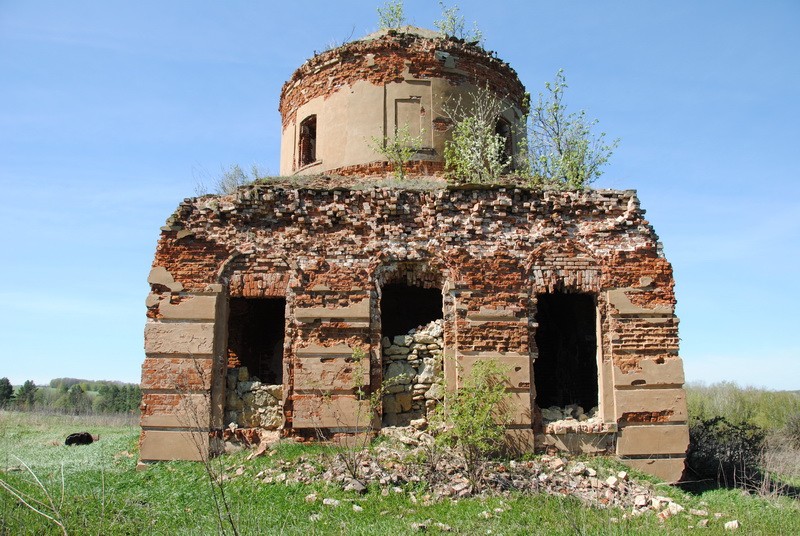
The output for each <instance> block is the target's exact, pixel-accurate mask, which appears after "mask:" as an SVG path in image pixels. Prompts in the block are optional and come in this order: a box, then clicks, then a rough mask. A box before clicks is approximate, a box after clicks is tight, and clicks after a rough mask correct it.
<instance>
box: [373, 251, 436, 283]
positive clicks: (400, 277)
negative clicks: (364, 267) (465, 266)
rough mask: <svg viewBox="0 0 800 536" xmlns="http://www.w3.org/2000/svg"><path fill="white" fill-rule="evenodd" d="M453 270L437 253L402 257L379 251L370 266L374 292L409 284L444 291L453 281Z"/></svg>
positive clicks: (402, 254) (417, 252)
mask: <svg viewBox="0 0 800 536" xmlns="http://www.w3.org/2000/svg"><path fill="white" fill-rule="evenodd" d="M450 275H451V270H450V267H449V266H448V265H447V264H446V263H445V262H444V261H443V260H442V259H441V258H440V257H439V256H438V255H436V254H435V253H434V252H432V251H428V250H414V251H411V252H409V251H404V252H402V253H399V254H390V253H386V252H385V251H382V252H380V253H379V254H378V255H377V256H376V258H375V259H374V261H373V262H372V263H371V264H370V267H369V277H370V281H371V282H373V283H374V285H375V287H374V288H375V289H376V290H378V289H380V287H382V286H383V285H385V284H387V283H406V284H408V285H410V286H419V287H422V288H441V289H444V288H445V285H446V284H447V282H448V281H451V277H450Z"/></svg>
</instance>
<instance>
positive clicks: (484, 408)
mask: <svg viewBox="0 0 800 536" xmlns="http://www.w3.org/2000/svg"><path fill="white" fill-rule="evenodd" d="M507 384H508V376H507V374H506V372H505V370H504V369H503V368H502V367H501V366H500V365H499V364H497V363H496V362H494V361H478V362H476V363H475V365H473V367H472V372H471V374H469V375H468V376H466V377H465V378H464V382H463V384H462V385H461V386H459V388H458V390H456V391H453V392H450V393H447V396H446V397H445V403H444V406H443V413H441V414H440V418H442V419H443V420H444V431H443V432H442V433H441V434H439V435H438V436H437V441H439V442H441V443H444V444H445V445H448V446H451V447H455V448H456V449H457V450H458V451H459V452H460V454H461V455H462V456H463V457H464V465H465V469H466V472H467V477H468V478H469V479H470V481H471V484H472V485H473V486H474V487H476V488H480V484H481V477H482V474H483V465H484V462H485V461H486V459H487V458H488V457H489V455H491V454H492V453H496V452H499V451H500V450H501V449H502V447H503V443H504V440H505V425H506V422H507V421H508V411H507V409H506V408H505V407H504V404H503V402H504V400H505V398H506V396H507V393H506V385H507Z"/></svg>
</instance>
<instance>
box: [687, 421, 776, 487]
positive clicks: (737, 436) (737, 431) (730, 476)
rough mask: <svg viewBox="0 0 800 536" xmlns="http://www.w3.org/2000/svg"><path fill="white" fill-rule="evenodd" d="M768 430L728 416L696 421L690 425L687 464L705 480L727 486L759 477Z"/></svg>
mask: <svg viewBox="0 0 800 536" xmlns="http://www.w3.org/2000/svg"><path fill="white" fill-rule="evenodd" d="M766 435H767V434H766V432H765V431H764V430H763V429H762V428H760V427H758V426H755V425H753V424H748V423H731V422H730V421H728V420H727V419H726V418H725V417H720V416H717V417H713V418H711V419H707V420H697V421H693V422H692V423H691V424H690V426H689V451H688V453H687V460H686V462H687V465H688V467H689V469H690V470H691V471H692V472H693V473H694V474H695V476H696V477H697V478H699V479H701V480H714V481H716V482H717V483H718V484H719V485H722V486H726V487H737V486H739V487H741V486H744V487H746V486H748V485H750V484H752V483H754V482H756V481H757V479H758V475H759V464H760V462H761V453H762V449H763V447H764V440H765V438H766Z"/></svg>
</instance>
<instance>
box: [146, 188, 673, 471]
mask: <svg viewBox="0 0 800 536" xmlns="http://www.w3.org/2000/svg"><path fill="white" fill-rule="evenodd" d="M643 214H644V211H642V210H641V209H640V208H639V202H638V200H637V198H636V196H635V193H634V192H633V191H609V190H599V191H583V192H540V191H531V190H527V189H522V188H510V187H508V188H504V187H491V188H490V187H486V188H474V189H441V190H433V191H408V190H390V189H366V190H347V189H337V190H333V189H331V190H326V189H322V190H315V189H290V188H280V187H267V186H250V187H247V188H243V189H240V190H239V192H238V193H237V194H235V195H234V196H227V197H206V198H200V199H189V200H186V201H184V202H183V203H181V205H180V206H179V208H178V210H177V211H176V213H175V214H174V215H173V216H172V217H171V218H170V220H169V221H168V222H167V225H166V226H165V227H164V228H163V229H162V235H161V239H160V241H159V246H158V250H157V252H156V258H155V261H154V269H153V273H152V274H151V280H150V282H151V286H152V289H153V291H152V294H151V295H150V297H149V298H148V324H147V328H146V351H147V359H146V361H145V365H144V366H143V385H142V387H143V389H144V393H145V394H144V402H143V407H144V417H143V429H144V432H143V449H142V457H143V458H144V459H162V458H164V457H165V455H164V453H163V450H164V449H160V450H159V449H158V448H157V447H155V446H153V445H156V443H155V440H154V439H151V438H155V437H156V436H155V435H154V434H156V433H160V434H162V435H163V434H164V433H168V432H170V431H172V432H174V433H176V434H177V433H181V431H185V429H186V428H185V427H183V428H182V425H181V424H180V422H179V419H178V417H173V416H174V415H178V414H179V413H180V411H179V409H178V405H179V404H183V403H185V402H184V401H188V400H193V398H192V397H195V398H198V397H197V395H203V394H204V393H205V394H208V395H210V398H208V399H207V400H208V402H206V404H210V406H211V411H210V414H209V417H208V423H209V425H208V426H209V427H210V428H211V429H215V428H219V427H221V426H222V425H223V423H222V422H221V421H222V412H223V409H222V401H223V400H224V396H225V393H224V391H225V381H224V367H225V362H226V361H225V351H224V344H225V341H224V339H225V333H224V331H225V327H226V325H227V324H226V323H227V319H226V311H225V299H224V298H225V296H226V295H228V296H231V297H270V296H272V297H275V296H280V297H285V299H286V313H287V314H286V336H285V346H284V365H285V373H284V376H283V378H284V380H283V381H284V386H283V387H284V388H283V397H284V400H283V407H284V413H285V427H286V430H287V431H289V432H291V433H297V434H303V433H309V434H311V433H313V430H314V429H315V428H319V429H331V430H338V431H356V430H358V429H359V428H361V427H365V426H374V427H377V426H380V415H377V416H376V415H373V414H371V412H370V411H369V408H368V407H367V404H366V402H364V401H361V400H358V399H357V397H356V396H355V394H354V393H355V386H358V385H364V386H365V387H366V390H367V391H369V390H374V389H377V387H378V386H379V385H380V384H381V381H382V374H383V363H382V346H381V326H380V310H379V292H380V288H381V286H382V285H384V284H387V283H393V282H406V283H408V284H411V285H418V286H423V287H425V286H427V287H428V288H431V287H432V288H439V289H442V292H443V301H444V311H443V312H444V319H443V332H444V333H443V340H444V350H443V359H444V362H443V365H444V375H445V379H446V381H447V385H448V388H457V386H458V384H459V382H460V377H462V374H468V373H469V370H470V368H471V366H472V364H474V363H475V361H477V360H480V359H492V360H496V361H500V362H502V363H504V364H506V365H508V366H509V367H510V370H511V371H512V374H511V385H510V387H509V393H510V395H511V396H510V401H511V402H510V403H511V405H512V407H513V408H514V415H515V418H514V421H513V423H512V425H511V427H510V429H511V431H512V432H513V433H514V434H515V437H516V438H517V440H519V441H520V442H522V443H523V445H525V446H527V447H529V448H533V445H534V443H535V442H536V443H537V444H538V445H540V446H553V447H557V448H567V449H570V450H587V451H609V450H612V451H614V450H615V451H616V453H617V454H618V455H619V456H620V457H622V458H623V459H627V460H630V463H631V464H633V465H636V466H638V467H643V468H645V469H646V470H648V471H650V472H653V473H656V474H659V475H661V476H664V477H665V478H667V479H670V480H675V479H677V478H679V476H680V468H682V464H683V455H684V453H685V450H686V447H687V443H688V435H687V428H686V424H685V423H686V404H685V398H684V396H683V390H682V385H683V367H682V363H681V361H680V358H679V357H678V334H677V329H678V320H677V318H676V317H675V315H674V305H675V298H674V293H673V280H672V269H671V267H670V265H669V263H668V262H667V261H666V259H664V257H663V255H662V254H661V252H660V248H659V244H658V238H657V236H656V235H655V233H654V232H653V229H652V228H651V227H650V225H649V223H648V222H647V221H646V220H645V219H644V215H643ZM556 290H562V291H569V292H587V293H592V294H593V295H594V296H595V297H596V304H597V312H598V315H597V318H598V334H599V336H598V350H597V361H598V363H597V370H598V376H599V377H598V384H599V397H598V398H599V401H598V402H599V404H598V405H599V408H598V414H599V417H598V419H599V421H600V424H598V423H597V422H595V420H594V419H593V420H592V423H591V424H592V426H591V427H589V426H588V425H586V426H584V427H583V428H581V427H580V426H578V425H576V426H575V427H572V428H570V426H565V427H562V428H552V427H550V428H547V429H545V428H544V427H543V425H542V419H541V413H540V412H539V410H538V408H537V407H536V405H535V403H534V401H535V397H536V393H535V378H533V377H532V362H533V360H535V359H536V356H537V349H536V345H535V342H534V334H535V330H536V324H535V322H534V320H533V319H534V317H535V315H536V310H537V304H536V295H537V294H539V293H545V292H552V291H556ZM198 300H199V301H198ZM356 350H358V351H362V352H363V354H364V356H365V358H364V359H361V360H354V359H353V355H354V351H356ZM198 364H199V365H200V367H199V368H198V366H197V365H198ZM197 370H203V371H208V373H207V374H199V373H197ZM181 381H184V382H185V383H186V386H185V387H186V389H182V388H179V387H180V386H181V385H182V384H181V383H180V382H181ZM199 399H200V400H202V396H200V397H199ZM587 409H588V408H587ZM225 424H227V423H225ZM203 425H205V421H204V422H203ZM146 447H147V448H146ZM165 448H166V447H165Z"/></svg>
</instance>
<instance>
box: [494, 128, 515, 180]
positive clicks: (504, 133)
mask: <svg viewBox="0 0 800 536" xmlns="http://www.w3.org/2000/svg"><path fill="white" fill-rule="evenodd" d="M494 132H495V134H497V135H498V136H500V137H501V138H503V140H504V141H503V146H502V148H501V152H500V158H501V159H502V160H509V161H510V164H509V167H510V168H511V169H513V168H514V139H513V136H512V135H511V123H509V122H508V121H506V120H505V119H504V118H502V117H501V118H499V119H498V120H497V124H496V125H495V127H494Z"/></svg>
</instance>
